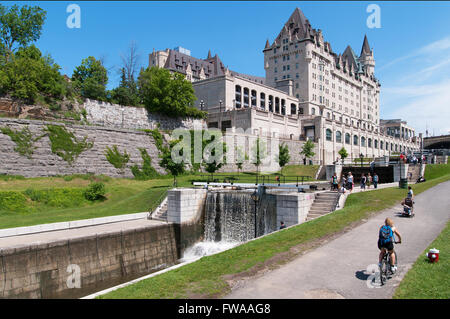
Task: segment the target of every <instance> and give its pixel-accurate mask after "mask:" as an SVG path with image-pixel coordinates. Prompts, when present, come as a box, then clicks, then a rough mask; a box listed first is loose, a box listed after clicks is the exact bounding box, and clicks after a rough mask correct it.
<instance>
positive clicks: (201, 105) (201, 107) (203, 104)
mask: <svg viewBox="0 0 450 319" xmlns="http://www.w3.org/2000/svg"><path fill="white" fill-rule="evenodd" d="M203 106H205V102H203V100H200V110H201V111H203Z"/></svg>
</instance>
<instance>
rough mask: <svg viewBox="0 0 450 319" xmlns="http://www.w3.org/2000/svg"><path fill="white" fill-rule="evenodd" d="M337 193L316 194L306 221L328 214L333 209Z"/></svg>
mask: <svg viewBox="0 0 450 319" xmlns="http://www.w3.org/2000/svg"><path fill="white" fill-rule="evenodd" d="M338 196H339V193H338V192H332V191H327V192H323V193H318V194H316V198H315V200H314V202H313V204H312V205H311V208H310V209H309V212H308V215H307V216H306V220H312V219H315V218H318V217H320V216H323V215H325V214H328V213H330V212H332V211H333V210H334V209H335V205H336V201H337V198H338Z"/></svg>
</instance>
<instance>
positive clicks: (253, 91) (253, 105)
mask: <svg viewBox="0 0 450 319" xmlns="http://www.w3.org/2000/svg"><path fill="white" fill-rule="evenodd" d="M251 94H252V107H256V91H255V90H252V92H251Z"/></svg>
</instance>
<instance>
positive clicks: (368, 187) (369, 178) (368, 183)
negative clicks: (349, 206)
mask: <svg viewBox="0 0 450 319" xmlns="http://www.w3.org/2000/svg"><path fill="white" fill-rule="evenodd" d="M371 184H372V175H370V173H368V174H367V189H370V185H371Z"/></svg>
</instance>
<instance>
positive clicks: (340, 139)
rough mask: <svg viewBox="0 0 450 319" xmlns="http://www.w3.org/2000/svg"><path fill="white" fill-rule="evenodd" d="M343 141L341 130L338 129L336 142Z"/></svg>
mask: <svg viewBox="0 0 450 319" xmlns="http://www.w3.org/2000/svg"><path fill="white" fill-rule="evenodd" d="M341 142H342V133H341V132H340V131H336V143H341Z"/></svg>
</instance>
